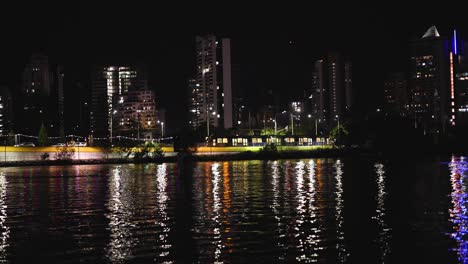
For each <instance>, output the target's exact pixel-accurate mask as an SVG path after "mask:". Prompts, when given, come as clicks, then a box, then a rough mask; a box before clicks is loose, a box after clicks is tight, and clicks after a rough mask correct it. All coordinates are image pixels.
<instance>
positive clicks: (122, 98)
mask: <svg viewBox="0 0 468 264" xmlns="http://www.w3.org/2000/svg"><path fill="white" fill-rule="evenodd" d="M114 99H115V101H114V105H115V107H114V108H115V111H114V112H115V114H114V115H113V124H112V125H113V129H114V131H115V132H114V136H116V135H125V136H133V137H139V138H140V137H145V138H153V136H154V132H155V130H156V129H157V126H156V124H157V121H158V118H157V112H156V100H155V95H154V91H152V90H148V89H130V90H129V91H128V92H126V93H123V94H122V95H119V96H116V97H115V98H114Z"/></svg>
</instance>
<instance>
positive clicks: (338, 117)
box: [336, 115, 340, 130]
mask: <svg viewBox="0 0 468 264" xmlns="http://www.w3.org/2000/svg"><path fill="white" fill-rule="evenodd" d="M336 118H337V119H338V130H340V116H339V115H336Z"/></svg>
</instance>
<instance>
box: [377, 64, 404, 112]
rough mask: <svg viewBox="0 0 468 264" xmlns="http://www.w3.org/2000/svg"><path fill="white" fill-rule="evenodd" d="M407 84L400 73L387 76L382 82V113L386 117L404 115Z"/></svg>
mask: <svg viewBox="0 0 468 264" xmlns="http://www.w3.org/2000/svg"><path fill="white" fill-rule="evenodd" d="M407 90H408V82H407V80H406V76H405V74H404V73H402V72H396V73H392V74H389V76H387V78H386V79H385V81H384V105H383V111H384V112H385V114H387V115H402V116H403V115H405V112H406V109H407V104H408V101H407Z"/></svg>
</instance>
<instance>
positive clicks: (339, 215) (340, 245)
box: [334, 159, 349, 263]
mask: <svg viewBox="0 0 468 264" xmlns="http://www.w3.org/2000/svg"><path fill="white" fill-rule="evenodd" d="M334 167H335V170H336V171H335V173H334V174H335V181H336V186H335V188H336V191H335V195H336V198H335V199H336V200H335V208H336V223H337V228H336V232H337V241H336V249H337V250H338V261H339V262H340V263H345V262H346V261H347V258H348V257H349V253H348V252H347V250H346V244H345V234H344V216H343V210H344V199H343V181H342V179H343V163H342V162H341V160H339V159H338V160H336V162H335V164H334Z"/></svg>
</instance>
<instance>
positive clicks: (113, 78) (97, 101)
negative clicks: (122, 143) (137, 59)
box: [90, 66, 148, 137]
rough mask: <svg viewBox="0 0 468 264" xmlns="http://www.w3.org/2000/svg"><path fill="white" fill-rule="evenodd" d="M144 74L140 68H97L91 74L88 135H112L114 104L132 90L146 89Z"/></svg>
mask: <svg viewBox="0 0 468 264" xmlns="http://www.w3.org/2000/svg"><path fill="white" fill-rule="evenodd" d="M147 86H148V81H147V77H146V72H145V70H144V69H142V68H141V67H134V66H106V67H97V68H96V69H94V71H93V73H92V87H91V109H90V130H91V131H90V133H91V134H92V135H93V136H94V137H109V136H111V133H112V122H113V115H114V111H116V110H117V105H115V102H116V101H118V100H117V99H116V98H117V96H122V95H123V94H125V93H128V92H129V91H131V90H132V89H135V90H138V89H147V88H148V87H147Z"/></svg>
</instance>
